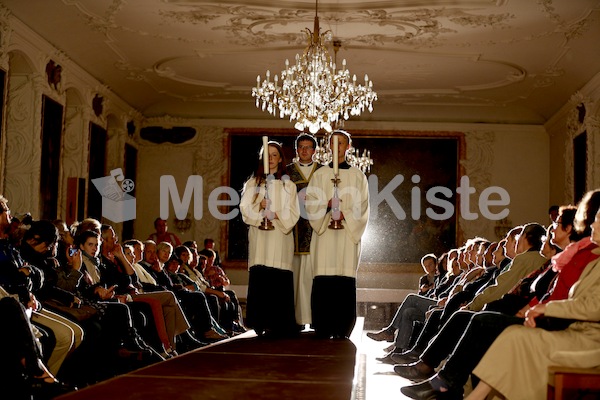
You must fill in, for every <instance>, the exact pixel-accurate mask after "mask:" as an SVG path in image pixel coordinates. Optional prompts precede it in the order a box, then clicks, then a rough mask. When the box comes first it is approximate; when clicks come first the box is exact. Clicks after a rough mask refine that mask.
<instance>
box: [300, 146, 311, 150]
mask: <svg viewBox="0 0 600 400" xmlns="http://www.w3.org/2000/svg"><path fill="white" fill-rule="evenodd" d="M312 149H314V147H312V146H298V150H312Z"/></svg>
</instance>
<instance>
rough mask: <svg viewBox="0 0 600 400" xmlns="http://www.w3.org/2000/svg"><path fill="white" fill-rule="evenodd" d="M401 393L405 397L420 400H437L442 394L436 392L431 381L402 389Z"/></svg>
mask: <svg viewBox="0 0 600 400" xmlns="http://www.w3.org/2000/svg"><path fill="white" fill-rule="evenodd" d="M400 392H402V394H403V395H405V396H408V397H410V398H411V399H418V400H433V399H437V398H438V396H439V395H440V394H441V392H438V391H437V390H435V389H434V388H433V387H432V386H431V383H429V381H424V382H421V383H417V384H415V385H410V386H404V387H402V388H400Z"/></svg>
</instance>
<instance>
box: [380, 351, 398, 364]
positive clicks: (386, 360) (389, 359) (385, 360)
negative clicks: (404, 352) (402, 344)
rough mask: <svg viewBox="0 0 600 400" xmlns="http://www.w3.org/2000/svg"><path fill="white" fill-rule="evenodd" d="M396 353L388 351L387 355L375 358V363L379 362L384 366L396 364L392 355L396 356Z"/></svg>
mask: <svg viewBox="0 0 600 400" xmlns="http://www.w3.org/2000/svg"><path fill="white" fill-rule="evenodd" d="M396 354H398V353H394V352H393V351H390V352H389V353H387V354H386V355H385V356H383V357H376V358H375V359H376V360H377V361H380V362H382V363H384V364H392V365H393V364H398V363H397V362H396V361H394V355H396Z"/></svg>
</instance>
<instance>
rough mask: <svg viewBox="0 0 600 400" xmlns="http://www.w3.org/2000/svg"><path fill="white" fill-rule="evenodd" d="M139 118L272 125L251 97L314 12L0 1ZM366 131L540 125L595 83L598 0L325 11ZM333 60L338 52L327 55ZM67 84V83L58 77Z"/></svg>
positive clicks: (401, 1)
mask: <svg viewBox="0 0 600 400" xmlns="http://www.w3.org/2000/svg"><path fill="white" fill-rule="evenodd" d="M0 4H3V5H4V6H5V7H6V8H8V9H9V10H10V12H11V13H12V14H13V15H14V16H16V17H17V18H18V19H20V20H21V21H23V22H24V23H25V24H26V25H28V26H29V27H30V28H32V29H33V30H34V31H36V32H37V33H38V34H39V35H41V36H42V37H43V38H45V39H46V40H47V41H49V42H50V43H52V44H53V45H54V46H55V47H56V48H58V49H59V51H60V52H61V53H62V54H63V55H66V56H67V57H69V58H70V59H71V60H73V61H74V62H76V63H77V64H79V65H80V66H81V67H82V68H83V69H85V70H86V71H88V72H89V73H90V74H92V75H93V76H94V77H96V78H97V79H98V80H99V81H101V82H102V83H103V84H105V85H106V86H107V87H109V88H110V89H111V90H113V91H114V92H116V93H117V94H118V95H119V96H120V97H121V98H123V99H124V100H125V101H126V102H127V103H129V104H130V105H131V106H133V107H134V108H136V109H138V110H139V111H140V112H141V113H142V114H144V115H145V116H148V117H154V116H163V115H170V116H173V117H186V118H187V117H192V118H250V119H260V118H264V119H272V118H274V117H272V116H270V115H268V114H267V113H263V112H261V111H259V110H258V109H256V107H255V106H254V100H253V98H252V96H251V87H252V86H253V85H255V84H256V77H257V75H259V74H260V75H261V76H262V77H264V74H265V72H266V71H267V70H270V71H271V73H272V74H275V73H277V74H279V73H280V71H281V70H282V69H283V68H284V63H285V59H286V58H288V59H290V60H293V59H294V57H295V55H296V54H297V53H301V52H302V50H303V49H304V47H305V46H306V36H305V34H304V33H303V32H302V31H303V30H304V29H305V28H310V29H311V30H312V28H313V22H314V16H315V3H314V1H301V0H297V1H288V0H278V1H266V0H237V1H220V2H209V1H200V0H0ZM318 10H319V11H318V15H319V20H320V24H321V30H322V31H324V30H330V31H331V39H332V40H333V39H337V40H341V42H342V47H341V49H340V50H339V52H338V53H337V56H336V57H337V59H338V63H339V62H340V61H341V59H344V58H345V59H346V60H347V63H348V68H349V70H350V72H351V73H353V74H356V75H357V76H358V78H359V80H360V79H362V77H363V76H364V74H365V73H366V74H368V75H369V78H370V79H371V80H373V82H374V88H375V90H376V91H377V93H378V95H379V100H378V101H377V102H375V103H374V111H373V113H372V114H370V115H369V114H367V115H363V116H361V117H360V119H361V120H378V121H428V122H438V121H445V122H487V123H514V124H540V123H544V122H545V121H547V120H548V119H549V118H550V117H551V116H552V115H553V114H555V113H556V112H557V111H558V110H559V108H560V107H561V106H562V105H564V104H565V103H566V102H568V100H569V99H570V97H571V96H572V95H573V94H574V93H575V92H576V91H577V90H579V89H581V88H582V87H583V86H584V85H585V84H586V83H588V82H589V81H590V80H591V79H592V78H593V77H594V76H595V75H596V74H597V73H598V72H600V46H599V44H598V40H599V39H600V1H599V0H495V1H491V0H455V1H452V0H437V1H436V0H429V1H417V0H393V1H385V0H363V1H358V0H337V1H335V0H324V1H320V2H319V5H318ZM331 53H332V55H333V54H334V52H333V48H332V49H331ZM65 73H68V71H66V72H65Z"/></svg>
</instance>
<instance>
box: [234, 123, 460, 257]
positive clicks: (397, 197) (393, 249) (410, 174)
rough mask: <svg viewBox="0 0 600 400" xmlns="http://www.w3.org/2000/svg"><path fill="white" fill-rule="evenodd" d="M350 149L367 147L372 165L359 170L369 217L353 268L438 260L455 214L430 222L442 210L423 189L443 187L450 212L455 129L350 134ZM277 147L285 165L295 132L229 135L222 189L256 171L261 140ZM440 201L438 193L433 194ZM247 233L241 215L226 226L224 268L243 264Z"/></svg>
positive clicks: (453, 231)
mask: <svg viewBox="0 0 600 400" xmlns="http://www.w3.org/2000/svg"><path fill="white" fill-rule="evenodd" d="M351 133H352V139H353V146H354V147H356V148H357V149H359V151H360V153H361V154H362V150H363V149H365V148H366V149H369V150H370V152H371V157H372V159H373V161H374V165H373V167H372V168H371V171H370V172H369V173H367V177H368V179H369V192H370V196H371V198H370V201H371V210H370V220H369V224H368V226H367V230H366V232H365V234H364V235H363V239H362V255H361V265H363V264H365V265H399V264H405V263H411V264H412V263H418V262H419V260H420V259H421V257H422V256H423V255H425V254H427V253H434V254H436V255H440V254H442V253H443V252H445V251H447V250H449V249H450V248H453V247H456V243H457V237H458V233H457V220H456V213H454V212H452V213H451V215H449V216H448V217H447V218H443V219H434V218H430V217H429V216H428V215H427V211H426V210H427V208H430V209H431V210H432V211H434V212H435V213H436V214H437V215H442V214H444V211H445V210H444V209H443V208H442V207H440V206H436V205H435V204H432V203H430V202H429V200H428V198H427V192H428V191H429V190H431V189H432V188H436V187H444V188H448V189H450V190H452V193H453V194H452V196H451V197H449V198H444V201H446V202H447V204H446V206H447V207H448V206H450V205H451V206H452V207H453V209H454V210H456V205H457V199H456V192H455V188H456V187H457V183H458V180H459V178H460V163H459V160H460V159H461V156H460V155H461V152H463V151H464V143H463V142H464V141H463V136H462V134H461V133H456V132H431V133H427V132H425V133H424V132H404V131H378V132H359V131H356V132H351ZM265 134H266V135H268V136H269V139H270V140H277V141H279V142H281V143H282V144H283V148H284V151H285V157H286V162H288V163H289V162H291V160H292V158H293V157H294V156H295V154H294V150H293V148H294V139H295V137H296V135H297V132H295V131H290V132H288V131H272V132H264V131H260V132H259V131H251V130H243V131H230V132H229V145H230V147H229V148H230V165H229V184H230V186H231V187H232V188H234V189H235V190H237V191H239V193H240V195H241V191H242V188H243V185H244V182H246V180H247V179H248V178H249V177H250V176H251V175H252V174H253V172H254V170H255V169H256V167H257V166H258V152H259V150H260V148H261V146H262V140H261V137H262V135H265ZM437 196H438V197H440V195H439V194H438V195H437ZM247 235H248V228H247V226H246V225H245V224H244V222H243V221H242V218H241V215H239V214H238V216H237V217H236V218H234V219H232V220H230V221H228V224H227V232H226V235H225V237H226V240H225V241H224V243H226V245H227V250H226V252H225V254H227V259H228V265H236V264H237V265H239V266H240V267H247V265H246V263H245V261H246V260H247V256H248V253H247V240H248V238H247Z"/></svg>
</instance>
